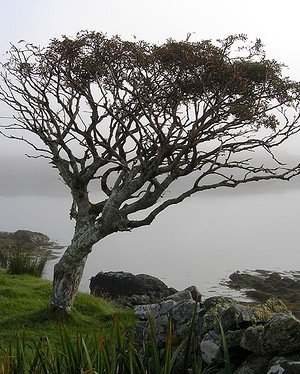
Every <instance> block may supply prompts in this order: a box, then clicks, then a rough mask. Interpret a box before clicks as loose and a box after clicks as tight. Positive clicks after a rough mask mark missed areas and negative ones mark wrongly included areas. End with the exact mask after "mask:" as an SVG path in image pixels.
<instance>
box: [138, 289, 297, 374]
mask: <svg viewBox="0 0 300 374" xmlns="http://www.w3.org/2000/svg"><path fill="white" fill-rule="evenodd" d="M182 295H185V296H184V298H182V299H181V300H180V301H177V295H176V293H175V294H174V295H171V296H170V297H168V300H164V301H162V302H160V303H157V304H151V305H140V306H136V307H135V308H134V310H135V314H136V317H137V327H136V330H137V342H138V344H142V343H143V342H144V341H145V339H148V338H149V336H150V325H149V318H150V320H151V321H152V326H154V327H155V331H156V338H157V343H158V346H159V348H161V349H163V347H164V346H165V344H166V340H167V334H168V329H169V321H171V322H172V326H173V340H175V341H176V342H177V344H179V343H180V342H183V341H184V339H186V337H187V336H188V334H189V331H190V328H191V320H192V317H193V316H194V325H193V344H192V345H191V346H192V347H194V351H193V352H191V357H193V356H195V355H196V354H197V353H198V354H199V352H200V355H201V357H202V359H203V360H204V362H205V363H206V364H207V365H209V366H211V367H215V368H219V370H220V371H219V373H224V371H222V370H223V369H222V367H223V366H224V340H223V337H222V333H221V327H220V326H222V329H223V331H224V335H225V341H226V345H227V348H228V351H229V355H230V357H231V365H232V372H233V373H235V374H264V373H277V372H278V373H280V374H281V373H296V372H297V371H291V370H295V369H294V368H295V367H297V368H299V366H297V365H299V363H297V359H299V361H300V335H299V334H300V321H299V320H298V319H296V318H295V317H294V316H293V315H292V314H291V312H290V311H289V310H288V309H287V308H286V307H285V305H284V304H283V303H282V302H280V301H279V300H276V299H270V300H268V301H267V302H266V303H264V304H261V305H244V304H241V303H238V302H237V301H235V300H233V299H230V298H225V297H213V298H209V299H207V300H205V301H204V303H203V304H202V303H197V302H196V301H195V300H193V298H192V296H191V295H188V294H187V293H184V294H182ZM291 355H292V358H291ZM182 356H184V355H182ZM179 357H180V355H179ZM278 360H279V361H278ZM182 365H183V363H182V362H179V363H177V367H178V371H179V372H180V370H179V368H180V367H182ZM190 365H191V363H190ZM279 367H280V368H284V369H280V370H285V371H275V369H276V368H279ZM272 370H273V371H272ZM276 370H277V369H276ZM287 370H290V371H287ZM299 372H300V371H299Z"/></svg>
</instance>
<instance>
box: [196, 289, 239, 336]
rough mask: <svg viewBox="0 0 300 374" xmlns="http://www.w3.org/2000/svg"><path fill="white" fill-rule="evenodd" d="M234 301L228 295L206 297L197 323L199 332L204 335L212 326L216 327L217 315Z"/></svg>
mask: <svg viewBox="0 0 300 374" xmlns="http://www.w3.org/2000/svg"><path fill="white" fill-rule="evenodd" d="M234 303H235V301H234V300H233V299H231V298H229V297H221V296H215V297H210V298H208V299H206V300H205V301H204V303H203V309H202V310H201V311H200V315H199V317H200V318H199V321H198V323H199V325H198V326H197V329H198V330H199V334H200V335H204V334H206V333H207V332H208V331H210V330H212V329H214V328H216V329H217V328H218V323H217V317H219V316H220V315H221V314H222V313H223V312H224V311H225V310H227V309H228V308H229V307H230V306H231V305H233V304H234Z"/></svg>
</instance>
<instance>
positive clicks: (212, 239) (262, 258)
mask: <svg viewBox="0 0 300 374" xmlns="http://www.w3.org/2000/svg"><path fill="white" fill-rule="evenodd" d="M2 161H3V160H2ZM70 205H71V199H70V196H69V194H68V190H67V188H66V186H64V185H63V183H62V181H61V180H60V179H59V178H58V174H57V171H56V170H54V169H52V168H51V166H50V165H48V164H47V162H46V161H45V160H40V159H38V160H34V159H26V158H25V157H23V158H20V157H19V158H18V157H17V156H15V157H12V158H7V159H6V161H5V162H3V165H2V166H1V184H0V206H1V211H0V230H1V231H15V230H18V229H28V230H33V231H40V232H43V233H46V234H47V235H49V236H50V238H51V239H52V240H55V241H57V242H58V243H59V244H62V245H67V244H68V243H69V242H70V240H71V237H72V232H73V227H74V221H71V220H70V219H69V208H70ZM299 211H300V177H296V178H294V179H293V180H292V181H290V182H283V181H271V182H259V183H251V184H248V185H244V186H239V187H237V188H235V189H226V188H222V189H219V190H215V191H209V192H202V193H199V194H198V195H195V196H194V197H192V198H189V199H187V200H186V201H185V202H183V203H181V204H179V205H177V206H174V207H170V208H169V209H167V210H166V211H164V212H162V213H161V215H160V216H159V217H158V218H157V219H156V220H155V221H154V222H153V224H152V225H151V226H147V227H144V228H139V229H135V230H133V232H131V233H116V234H113V235H111V236H109V237H107V238H105V239H104V240H102V241H101V243H98V244H96V245H95V246H94V249H93V252H92V254H91V255H90V257H89V260H88V263H87V267H86V271H85V274H84V278H83V281H82V284H81V289H82V290H84V291H88V285H89V279H90V277H91V276H94V275H96V274H97V273H98V272H99V271H110V270H116V271H119V270H122V271H130V272H133V273H135V274H137V273H148V274H151V275H154V276H158V277H159V278H161V279H162V280H163V281H165V282H166V283H167V284H168V285H169V286H173V287H175V288H178V289H183V288H185V287H187V286H189V285H191V284H195V285H197V286H198V288H199V289H200V290H201V292H203V294H204V295H208V294H209V292H212V291H214V287H216V286H218V283H219V282H220V280H222V279H224V278H227V277H228V275H229V274H230V273H232V272H233V271H236V270H245V269H256V268H263V269H269V270H282V271H284V270H297V269H298V266H299V263H300V252H299V242H300V239H299ZM52 267H53V262H52V263H51V264H50V266H49V268H48V270H47V274H46V276H47V277H48V278H49V279H50V278H51V276H52ZM218 291H219V292H223V291H224V290H222V289H220V288H219V289H218Z"/></svg>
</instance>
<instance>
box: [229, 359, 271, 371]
mask: <svg viewBox="0 0 300 374" xmlns="http://www.w3.org/2000/svg"><path fill="white" fill-rule="evenodd" d="M269 361H270V358H269V357H262V356H252V357H249V358H247V359H246V360H245V361H244V362H243V363H242V365H241V366H240V367H239V368H238V369H237V370H236V371H235V372H234V374H263V373H266V372H267V370H268V367H269Z"/></svg>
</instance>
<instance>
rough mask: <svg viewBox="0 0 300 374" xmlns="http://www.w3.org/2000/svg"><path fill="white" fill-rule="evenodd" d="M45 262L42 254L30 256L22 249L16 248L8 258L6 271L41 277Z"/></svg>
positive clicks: (45, 259)
mask: <svg viewBox="0 0 300 374" xmlns="http://www.w3.org/2000/svg"><path fill="white" fill-rule="evenodd" d="M46 262H47V258H46V257H43V256H40V257H38V256H31V255H30V253H29V252H28V251H26V250H24V249H16V250H14V251H13V252H12V254H11V255H10V256H9V258H8V263H7V272H8V273H9V274H30V275H33V276H35V277H41V276H42V274H43V271H44V268H45V265H46Z"/></svg>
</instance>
